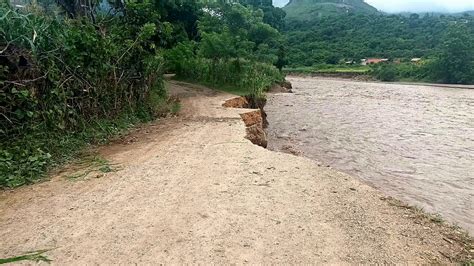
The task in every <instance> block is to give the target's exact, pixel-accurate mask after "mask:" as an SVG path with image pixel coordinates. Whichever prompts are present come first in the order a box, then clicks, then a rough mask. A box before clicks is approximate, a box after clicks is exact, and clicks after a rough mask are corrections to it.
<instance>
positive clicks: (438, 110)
mask: <svg viewBox="0 0 474 266" xmlns="http://www.w3.org/2000/svg"><path fill="white" fill-rule="evenodd" d="M290 81H291V82H292V83H293V87H294V88H295V89H294V92H295V93H293V94H274V95H272V96H270V97H269V101H268V103H267V106H266V108H265V109H266V111H267V114H268V120H269V123H270V125H269V128H268V135H269V145H270V149H274V150H285V149H286V150H295V151H297V152H300V153H301V154H302V155H304V156H307V157H310V158H313V159H315V160H317V161H319V162H321V163H322V164H325V165H330V166H331V167H333V168H335V169H338V170H341V171H343V172H346V173H349V174H351V175H353V176H357V177H359V178H361V179H363V180H364V181H366V182H368V183H369V184H371V185H373V186H375V187H377V188H379V189H380V190H382V191H383V192H385V193H386V194H388V195H391V196H394V197H396V198H398V199H401V200H403V201H405V202H407V203H410V204H412V205H416V206H419V207H422V208H423V209H424V210H426V211H428V212H432V213H440V214H441V215H442V216H443V217H444V218H446V219H448V220H449V221H451V222H454V223H457V224H458V225H460V226H462V227H464V228H465V229H467V230H468V231H470V232H471V234H474V90H469V89H454V88H438V87H427V86H413V85H395V84H382V83H365V82H355V81H345V80H329V79H318V78H290Z"/></svg>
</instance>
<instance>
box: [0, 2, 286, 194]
mask: <svg viewBox="0 0 474 266" xmlns="http://www.w3.org/2000/svg"><path fill="white" fill-rule="evenodd" d="M20 4H24V2H21V3H20ZM283 16H284V13H283V15H282V13H281V11H280V10H279V9H275V8H273V6H271V3H270V5H268V3H265V2H263V1H258V2H255V3H253V2H252V1H247V2H243V5H242V4H239V3H226V2H223V1H202V2H201V1H178V0H176V1H161V0H143V1H125V2H122V1H108V2H106V1H82V0H72V1H71V0H58V1H57V2H54V1H37V2H36V1H32V2H30V3H26V5H18V6H13V5H11V4H10V3H5V2H2V5H1V6H0V33H1V35H0V51H1V55H0V86H1V89H0V144H1V145H0V147H1V148H0V187H5V186H7V187H15V186H19V185H22V184H27V183H31V182H34V181H35V180H37V179H39V178H40V177H42V176H43V175H44V174H45V173H46V171H47V170H48V169H50V168H51V167H52V166H54V165H57V164H59V163H62V162H64V161H67V160H69V159H70V158H73V157H75V156H76V155H77V154H78V153H79V152H80V150H81V148H82V147H84V146H86V145H88V144H90V143H101V142H105V141H107V139H108V138H109V137H110V136H113V135H116V134H118V133H120V132H121V131H123V130H124V129H126V128H128V127H130V126H132V125H133V124H135V123H138V122H142V121H149V120H151V119H154V118H156V117H158V116H161V115H163V114H166V113H168V112H170V111H173V110H175V109H176V106H175V105H176V103H173V102H170V101H168V97H167V93H166V90H165V88H164V85H163V78H162V76H163V73H165V72H172V73H176V74H177V75H178V77H179V78H182V79H187V80H193V81H195V82H199V83H205V84H208V85H211V86H216V87H220V88H221V87H222V88H231V89H232V90H237V91H240V92H241V93H242V94H251V95H252V96H253V97H262V95H263V94H262V93H263V91H264V90H265V89H267V88H268V87H269V86H271V85H272V84H273V83H274V82H278V81H280V80H282V78H283V77H282V75H281V74H280V72H279V70H278V69H277V67H275V65H277V66H280V67H281V64H278V62H279V61H280V62H281V59H279V56H278V55H279V54H281V53H279V51H280V50H281V49H282V48H281V43H282V36H281V34H280V33H279V31H278V30H277V29H276V28H274V27H277V28H278V27H283Z"/></svg>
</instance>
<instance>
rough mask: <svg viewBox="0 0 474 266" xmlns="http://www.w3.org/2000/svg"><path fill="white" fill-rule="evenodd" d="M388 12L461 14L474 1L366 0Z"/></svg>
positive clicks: (279, 0) (280, 2)
mask: <svg viewBox="0 0 474 266" xmlns="http://www.w3.org/2000/svg"><path fill="white" fill-rule="evenodd" d="M288 1H289V0H273V3H274V5H275V6H280V7H281V6H284V5H286V3H288ZM366 2H367V3H369V4H371V5H373V6H374V7H376V8H377V9H379V10H382V11H386V12H402V11H411V12H436V11H442V12H461V11H466V10H474V0H366Z"/></svg>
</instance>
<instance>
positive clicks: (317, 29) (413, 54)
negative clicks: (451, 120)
mask: <svg viewBox="0 0 474 266" xmlns="http://www.w3.org/2000/svg"><path fill="white" fill-rule="evenodd" d="M284 34H285V36H286V37H287V41H288V60H289V65H290V66H291V67H299V66H313V65H318V64H332V65H337V64H344V63H345V62H348V61H349V62H350V61H354V62H355V64H359V63H360V59H363V58H387V59H390V60H391V61H393V62H395V61H396V62H402V63H403V62H409V61H410V60H411V59H412V58H422V59H423V62H424V63H423V65H421V66H418V67H409V66H406V64H405V65H403V64H402V65H401V66H398V65H392V66H391V69H390V67H381V66H379V67H377V68H376V69H375V72H374V73H378V74H377V75H382V76H390V77H391V76H393V74H394V73H395V78H411V79H418V80H429V81H435V82H438V81H439V82H450V83H466V82H474V81H473V80H472V73H473V70H472V69H473V68H474V67H473V57H472V55H473V54H474V48H473V45H472V43H473V41H472V40H473V37H474V17H473V16H470V15H467V14H466V15H464V16H431V15H425V16H420V15H417V14H412V15H411V16H401V15H381V14H372V15H364V14H343V15H337V16H326V17H320V18H313V19H310V20H306V21H301V20H290V21H288V23H287V25H286V28H285V30H284ZM410 68H413V71H409V70H410ZM392 70H393V71H392ZM380 71H381V72H382V74H380ZM386 73H389V74H388V75H387V74H386ZM407 76H409V77H407ZM469 76H471V78H469Z"/></svg>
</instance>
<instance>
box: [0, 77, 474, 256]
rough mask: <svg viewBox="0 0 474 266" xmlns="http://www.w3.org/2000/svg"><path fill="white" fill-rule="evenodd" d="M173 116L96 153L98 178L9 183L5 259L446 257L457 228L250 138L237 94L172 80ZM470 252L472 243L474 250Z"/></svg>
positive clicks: (2, 241)
mask: <svg viewBox="0 0 474 266" xmlns="http://www.w3.org/2000/svg"><path fill="white" fill-rule="evenodd" d="M169 87H170V90H171V91H172V92H173V93H176V94H179V95H181V97H183V100H182V104H183V110H182V112H181V115H180V116H179V117H177V118H168V119H162V120H160V121H157V122H156V123H155V124H152V125H150V126H148V127H145V128H142V129H140V130H137V131H136V132H133V133H132V134H131V135H130V136H128V137H127V138H126V139H125V140H124V141H122V142H119V143H116V144H114V145H110V146H107V147H102V148H101V149H100V152H101V153H102V154H103V155H104V156H105V157H106V158H107V159H109V160H110V161H112V162H113V163H116V164H120V166H121V167H120V169H121V170H119V171H117V172H111V173H107V174H106V175H104V176H101V177H100V178H84V179H77V180H68V179H65V178H61V177H56V178H53V179H52V180H51V181H48V182H44V183H41V184H36V185H32V186H27V187H23V188H20V189H17V190H14V191H10V192H9V191H7V192H2V193H1V196H0V229H1V230H0V257H9V256H14V255H20V254H23V253H25V252H28V251H32V250H39V249H49V248H51V250H50V251H49V252H47V253H46V255H47V256H48V257H49V258H50V259H52V260H53V263H56V264H81V265H82V264H115V263H121V264H132V263H140V264H145V263H202V264H207V263H217V264H223V263H239V264H243V263H292V264H294V263H375V262H379V263H403V262H405V263H406V262H408V263H430V262H441V263H448V262H452V261H457V260H466V259H467V258H468V256H470V255H469V254H468V253H466V251H465V249H466V246H465V244H469V243H466V242H464V243H463V242H460V241H458V240H460V238H461V233H459V232H458V231H456V230H452V229H449V228H447V227H446V226H444V225H441V224H439V223H433V222H430V221H429V220H428V219H427V218H424V217H423V216H420V215H419V214H418V213H416V212H414V211H413V210H411V209H408V208H404V207H399V206H394V205H395V204H394V203H393V201H391V200H389V199H386V198H384V197H383V196H382V195H381V194H380V193H379V192H377V191H376V190H374V189H372V188H371V187H369V186H367V185H364V184H363V183H361V182H359V181H357V180H356V179H354V178H352V177H350V176H348V175H345V174H342V173H339V172H336V171H334V170H332V169H330V168H326V167H319V166H317V164H316V163H315V162H313V161H311V160H309V159H305V158H300V157H296V156H293V155H289V154H283V153H276V152H272V151H269V150H265V149H263V148H261V147H258V146H255V145H253V144H251V143H250V142H249V141H248V140H246V139H245V138H244V136H245V128H244V124H243V122H242V121H241V119H240V117H239V113H242V112H246V111H247V110H243V109H225V108H223V107H221V104H222V103H223V102H224V101H225V100H226V99H229V98H231V97H232V96H231V95H228V94H224V93H215V92H212V91H209V90H206V89H202V88H190V87H185V86H184V85H183V84H180V83H174V84H169ZM467 248H468V250H469V249H470V248H469V247H467Z"/></svg>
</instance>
